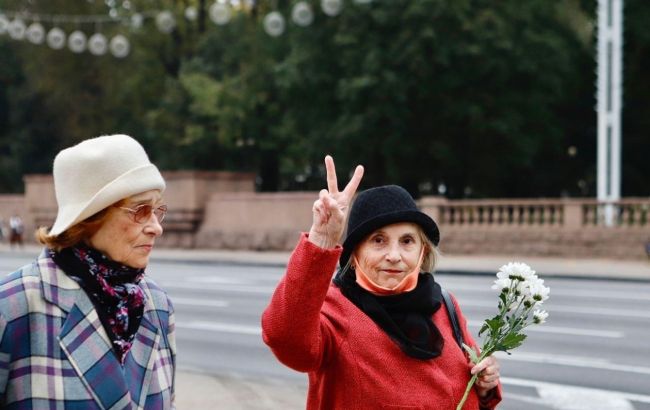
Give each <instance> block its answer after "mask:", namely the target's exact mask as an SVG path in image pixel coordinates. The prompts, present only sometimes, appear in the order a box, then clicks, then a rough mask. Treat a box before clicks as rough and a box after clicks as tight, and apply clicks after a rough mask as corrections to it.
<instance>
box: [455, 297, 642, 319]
mask: <svg viewBox="0 0 650 410" xmlns="http://www.w3.org/2000/svg"><path fill="white" fill-rule="evenodd" d="M460 305H461V306H474V307H491V308H494V309H495V311H496V308H497V302H496V301H495V302H494V303H489V302H477V301H474V300H469V299H468V300H461V302H460ZM543 306H544V307H543V309H546V310H548V311H549V313H550V314H551V315H552V314H553V312H567V313H583V314H587V315H596V316H620V317H625V318H632V317H633V318H642V319H650V311H644V310H638V309H635V310H633V309H610V308H597V307H580V306H567V305H555V304H544V305H543Z"/></svg>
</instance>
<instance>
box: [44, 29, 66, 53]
mask: <svg viewBox="0 0 650 410" xmlns="http://www.w3.org/2000/svg"><path fill="white" fill-rule="evenodd" d="M46 40H47V45H48V46H50V48H52V49H54V50H60V49H62V48H63V47H65V32H64V31H63V30H61V29H60V28H58V27H54V28H53V29H51V30H50V31H49V32H48V33H47V38H46Z"/></svg>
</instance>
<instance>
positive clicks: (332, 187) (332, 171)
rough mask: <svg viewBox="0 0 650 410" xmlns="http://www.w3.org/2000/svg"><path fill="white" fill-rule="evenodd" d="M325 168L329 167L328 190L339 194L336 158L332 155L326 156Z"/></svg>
mask: <svg viewBox="0 0 650 410" xmlns="http://www.w3.org/2000/svg"><path fill="white" fill-rule="evenodd" d="M325 169H327V190H328V191H329V192H330V194H338V193H339V186H338V182H337V180H336V167H335V166H334V159H333V158H332V157H331V156H330V155H326V156H325Z"/></svg>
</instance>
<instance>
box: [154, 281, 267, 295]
mask: <svg viewBox="0 0 650 410" xmlns="http://www.w3.org/2000/svg"><path fill="white" fill-rule="evenodd" d="M158 283H159V284H160V286H161V287H163V288H165V289H191V290H216V291H228V292H240V293H259V294H263V295H271V294H272V293H273V290H274V289H275V288H272V287H269V286H244V285H225V284H216V283H215V284H199V283H196V284H194V283H182V282H173V281H162V282H158Z"/></svg>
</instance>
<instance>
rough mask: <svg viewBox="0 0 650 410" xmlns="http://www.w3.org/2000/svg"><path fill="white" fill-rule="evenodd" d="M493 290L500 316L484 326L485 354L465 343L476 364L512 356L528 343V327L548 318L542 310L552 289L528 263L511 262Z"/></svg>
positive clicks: (482, 329) (504, 266)
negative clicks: (497, 355)
mask: <svg viewBox="0 0 650 410" xmlns="http://www.w3.org/2000/svg"><path fill="white" fill-rule="evenodd" d="M492 289H495V290H498V291H499V292H500V293H499V303H498V308H499V313H498V314H497V315H496V316H494V317H493V318H491V319H487V320H485V322H484V323H483V326H481V330H480V331H479V333H478V334H479V336H481V335H482V334H483V333H486V332H487V334H486V337H485V340H484V342H483V346H482V347H481V354H480V355H477V354H476V352H475V351H474V349H472V348H471V347H470V346H467V345H466V344H463V348H464V349H465V350H466V351H467V354H468V355H469V357H470V360H471V361H472V363H474V364H476V363H478V362H480V361H481V360H483V359H484V358H486V357H488V356H490V355H491V354H493V353H494V352H498V351H502V352H506V353H508V354H510V352H509V350H512V349H514V348H516V347H519V346H521V344H522V343H523V342H524V340H526V335H525V334H524V333H522V330H523V329H524V328H526V327H528V326H530V325H532V324H542V323H544V322H545V321H546V318H547V317H548V313H547V312H546V311H545V310H540V309H539V307H540V306H541V305H542V303H543V302H544V301H546V299H548V295H549V292H550V289H549V288H548V287H546V286H544V280H542V279H540V278H538V277H537V275H536V274H535V271H534V270H532V269H531V268H530V266H528V265H526V264H525V263H519V262H510V263H508V264H507V265H503V266H502V267H501V268H500V269H499V272H497V279H496V280H495V281H494V285H492ZM478 376H479V375H478V373H477V374H475V375H473V376H472V378H471V379H470V381H469V382H468V383H467V387H466V388H465V394H464V395H463V398H462V399H461V401H460V403H459V404H458V406H457V407H456V410H460V409H462V408H463V404H465V400H467V396H468V395H469V392H470V390H471V389H472V387H473V386H474V383H475V382H476V379H477V378H478Z"/></svg>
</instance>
